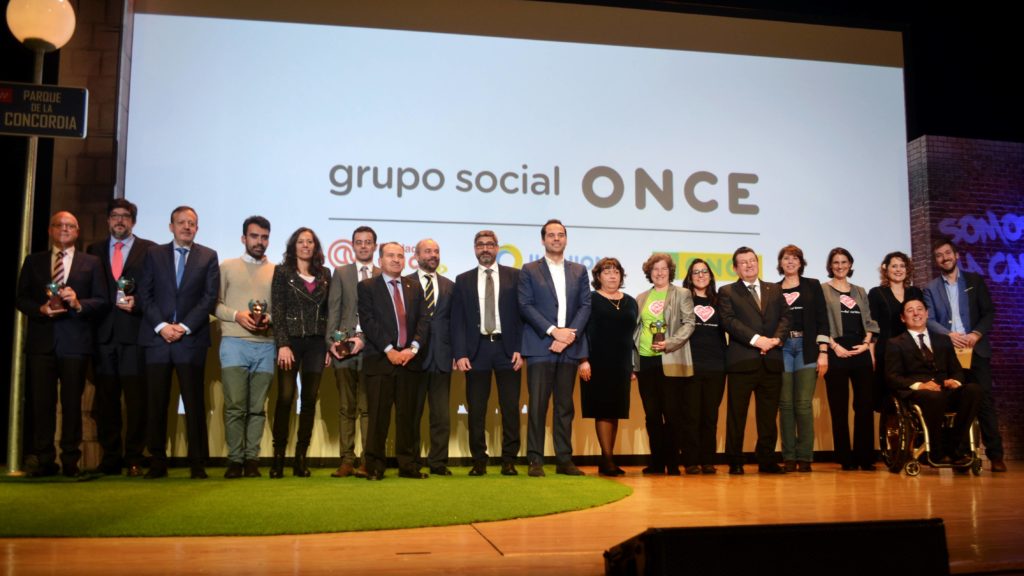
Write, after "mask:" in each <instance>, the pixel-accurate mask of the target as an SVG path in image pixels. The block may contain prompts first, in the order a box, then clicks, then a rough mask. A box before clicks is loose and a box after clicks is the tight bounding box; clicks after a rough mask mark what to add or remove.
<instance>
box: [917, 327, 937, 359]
mask: <svg viewBox="0 0 1024 576" xmlns="http://www.w3.org/2000/svg"><path fill="white" fill-rule="evenodd" d="M917 340H918V341H919V342H920V343H921V354H922V355H923V356H924V359H925V362H929V363H931V362H935V355H934V354H932V349H931V348H929V347H928V345H927V344H925V343H924V333H921V334H918V335H917Z"/></svg>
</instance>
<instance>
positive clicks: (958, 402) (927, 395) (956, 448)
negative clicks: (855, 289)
mask: <svg viewBox="0 0 1024 576" xmlns="http://www.w3.org/2000/svg"><path fill="white" fill-rule="evenodd" d="M900 317H901V318H902V319H903V323H904V324H906V326H907V331H906V332H904V333H903V334H900V335H899V336H897V337H896V338H891V339H889V342H888V343H887V344H886V347H885V377H886V381H887V382H888V384H889V387H890V388H891V389H892V390H893V391H894V392H895V393H896V395H897V396H899V397H900V398H908V399H910V401H911V402H913V403H914V404H917V405H918V406H920V407H921V413H922V415H923V416H924V421H925V426H927V427H928V435H929V438H930V440H931V441H930V443H929V450H930V453H929V455H928V456H929V459H931V461H932V462H935V463H943V464H949V463H952V464H953V465H955V466H966V465H968V464H970V463H971V460H972V458H971V456H969V455H965V454H963V453H961V452H960V449H961V447H963V446H966V445H967V440H968V435H969V433H970V427H971V423H972V422H974V417H975V415H976V414H977V412H978V405H979V404H980V402H981V386H980V385H979V384H978V383H977V382H964V378H963V372H962V371H961V369H960V362H959V361H958V360H957V358H956V353H955V352H954V351H953V341H952V340H951V339H950V337H949V336H946V335H945V334H941V333H939V332H936V331H934V330H928V329H927V328H928V308H927V306H926V305H925V303H924V302H923V301H922V300H919V299H917V298H907V299H906V300H904V301H903V313H902V315H901V316H900ZM949 409H952V410H955V411H956V418H954V420H953V430H952V434H951V435H950V437H949V439H948V440H949V443H948V444H946V443H945V442H943V438H942V434H941V430H942V419H943V418H944V417H945V413H946V410H949Z"/></svg>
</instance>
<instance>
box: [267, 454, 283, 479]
mask: <svg viewBox="0 0 1024 576" xmlns="http://www.w3.org/2000/svg"><path fill="white" fill-rule="evenodd" d="M270 477H271V478H284V452H274V459H273V460H272V461H271V462H270Z"/></svg>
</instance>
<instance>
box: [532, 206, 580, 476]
mask: <svg viewBox="0 0 1024 576" xmlns="http://www.w3.org/2000/svg"><path fill="white" fill-rule="evenodd" d="M540 237H541V241H542V242H543V243H544V258H541V259H540V260H536V261H534V262H530V263H529V264H527V265H525V266H523V270H522V272H521V273H520V274H519V311H520V312H521V313H522V315H523V324H524V327H523V348H522V350H523V356H525V357H526V359H527V361H526V363H527V366H528V368H527V373H526V377H527V380H526V384H527V389H528V390H529V393H530V400H529V410H528V421H527V429H526V449H527V459H528V460H529V462H530V469H529V472H528V474H529V475H530V476H533V477H538V476H544V431H545V426H544V423H545V420H547V414H548V403H549V402H550V401H551V398H552V397H553V398H554V415H553V417H552V423H551V435H552V438H553V439H554V443H555V464H556V467H555V472H556V473H558V474H568V475H570V476H582V475H583V471H582V470H580V469H579V468H577V467H576V465H575V464H573V462H572V419H573V416H574V414H575V410H574V408H573V404H572V393H573V388H574V387H575V385H576V369H577V367H578V366H579V362H580V360H581V359H583V358H586V357H587V353H588V350H587V339H586V338H585V337H584V335H583V332H584V330H585V329H586V327H587V320H589V319H590V278H589V275H588V274H587V269H586V267H584V266H583V265H582V264H578V263H576V262H568V261H566V259H565V244H566V240H567V236H566V230H565V226H563V225H562V223H561V222H560V221H558V220H548V221H547V222H546V223H545V224H544V226H542V227H541V229H540Z"/></svg>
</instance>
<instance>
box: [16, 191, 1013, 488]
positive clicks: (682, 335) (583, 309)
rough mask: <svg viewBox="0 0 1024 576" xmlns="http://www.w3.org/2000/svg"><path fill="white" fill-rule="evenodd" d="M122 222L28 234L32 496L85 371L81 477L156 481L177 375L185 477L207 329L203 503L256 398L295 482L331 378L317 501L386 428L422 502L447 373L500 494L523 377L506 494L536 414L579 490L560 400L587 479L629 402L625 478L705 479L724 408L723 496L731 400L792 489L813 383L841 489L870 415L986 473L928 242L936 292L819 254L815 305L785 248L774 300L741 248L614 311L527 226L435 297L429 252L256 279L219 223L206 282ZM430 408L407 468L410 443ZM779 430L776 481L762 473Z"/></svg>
mask: <svg viewBox="0 0 1024 576" xmlns="http://www.w3.org/2000/svg"><path fill="white" fill-rule="evenodd" d="M137 215H138V214H137V208H136V206H135V205H134V204H132V203H131V202H128V201H126V200H124V199H115V200H112V201H111V202H110V204H109V206H108V212H107V224H108V228H109V232H110V234H109V236H108V237H106V238H104V239H103V240H100V241H99V242H96V243H94V244H92V245H90V246H89V247H88V248H87V249H86V250H85V252H84V253H83V252H80V251H78V250H77V248H76V244H77V239H78V231H79V230H78V221H77V219H76V218H75V216H74V215H72V214H71V213H69V212H63V211H62V212H57V213H56V214H54V215H53V217H52V218H51V220H50V228H49V237H50V240H51V247H50V249H49V250H47V251H45V252H40V253H36V254H32V255H30V256H29V257H28V258H26V260H25V262H24V264H23V266H22V269H21V274H20V276H19V281H18V293H17V308H18V309H19V310H20V311H21V312H23V313H24V314H25V315H26V317H27V318H28V340H27V347H26V355H27V366H28V389H27V398H28V401H29V403H28V405H29V406H30V408H31V409H30V410H27V411H26V431H27V432H28V436H29V437H30V441H29V442H28V443H27V444H26V462H25V468H26V470H27V472H28V473H29V474H30V475H32V476H49V475H54V474H57V473H63V474H64V475H66V476H77V475H79V474H81V473H82V472H81V471H80V469H79V460H80V459H81V450H80V444H81V440H82V413H81V397H82V393H83V389H84V386H85V380H86V372H87V367H88V365H89V362H90V360H91V361H92V365H93V373H94V381H95V384H96V396H95V400H94V405H93V415H94V417H95V419H96V423H97V435H98V440H99V443H100V445H101V447H102V449H103V457H102V460H101V462H100V465H99V467H98V469H97V470H96V471H98V472H101V473H104V474H121V473H122V472H123V471H126V473H127V474H128V475H129V476H144V477H145V478H150V479H154V478H162V477H165V476H167V473H168V458H167V444H168V440H167V424H168V414H169V412H171V410H172V409H173V407H172V406H171V405H170V403H171V397H170V392H171V381H172V374H176V375H177V378H178V383H179V387H180V390H181V398H182V401H183V403H184V407H185V422H186V439H187V445H188V451H187V458H188V462H189V466H190V474H191V477H192V478H196V479H202V478H206V477H207V474H206V468H205V467H206V461H207V459H208V456H209V441H208V433H207V421H206V407H205V385H204V384H205V363H206V354H207V349H208V348H209V346H210V343H211V337H210V329H211V326H210V316H211V315H213V316H216V318H217V319H218V320H219V327H220V333H221V341H220V349H219V357H220V364H221V383H222V388H223V395H224V430H225V439H226V443H227V449H228V458H227V459H228V466H227V469H226V471H225V477H227V478H241V477H259V476H261V475H262V473H261V471H260V468H259V464H258V462H259V453H260V440H261V438H262V435H263V431H264V428H265V426H266V420H267V418H266V413H265V410H266V408H265V406H266V405H267V397H268V393H269V391H270V388H271V387H272V383H273V381H274V376H275V373H276V376H277V402H276V405H275V410H274V416H273V420H272V422H271V431H272V436H273V460H272V463H271V466H270V470H269V475H270V477H271V478H280V477H282V476H283V475H284V474H285V463H286V455H287V454H286V452H287V448H288V446H289V444H292V441H291V440H290V438H291V436H292V422H291V420H292V418H291V416H292V414H293V413H294V412H295V410H296V406H295V405H296V403H297V404H298V419H297V420H298V422H297V430H296V431H295V440H294V444H292V445H293V446H294V451H293V453H292V456H293V458H292V460H291V464H292V474H294V475H295V476H299V477H305V476H309V475H310V474H311V472H310V469H309V466H308V461H307V451H308V448H309V445H310V440H311V437H312V430H313V425H314V415H315V407H316V402H317V397H318V393H319V385H320V381H321V378H322V373H323V371H324V370H325V369H326V368H331V369H332V370H333V372H334V376H335V378H334V380H335V383H336V385H337V387H338V393H339V399H340V402H339V414H338V418H339V431H340V442H339V443H340V450H339V456H340V459H341V462H340V465H339V466H338V468H337V470H335V471H334V472H332V476H336V477H346V476H358V477H365V478H367V479H369V480H380V479H382V478H383V477H384V472H385V468H386V458H385V440H386V438H387V436H388V434H389V427H390V422H391V412H392V408H394V412H395V418H394V422H395V427H396V430H395V435H394V438H395V456H396V460H397V462H398V475H399V476H400V477H403V478H426V477H427V476H428V474H427V473H426V472H424V471H423V469H424V468H428V469H429V473H430V474H434V475H450V474H451V471H450V470H449V468H448V442H449V436H450V431H451V422H450V415H449V393H450V381H451V374H452V371H453V370H457V371H461V372H463V373H465V378H466V406H467V409H468V413H469V414H468V424H469V448H470V454H471V456H472V467H471V469H470V471H469V474H470V475H471V476H481V475H484V474H486V473H487V471H488V468H487V465H488V463H489V460H490V457H489V455H488V453H487V441H486V433H485V420H486V412H487V405H488V401H489V397H490V393H491V388H492V385H491V383H492V381H493V382H494V383H495V388H496V389H497V394H498V405H499V407H500V414H501V422H502V427H501V429H502V433H501V458H500V460H501V474H504V475H516V474H518V473H519V472H518V470H517V469H516V463H517V457H518V454H519V452H520V446H521V444H520V434H519V429H520V427H519V421H520V408H521V402H520V383H521V376H520V375H521V370H523V369H524V368H525V370H526V380H527V391H528V400H527V418H528V421H527V442H526V445H527V446H526V448H527V449H526V454H527V464H528V471H527V473H528V474H529V475H530V476H534V477H537V476H544V475H545V468H544V466H543V464H544V446H545V434H546V426H545V421H546V419H547V413H548V407H549V405H552V406H553V414H552V426H551V428H552V431H551V433H552V440H553V444H554V454H555V461H554V464H555V467H554V471H555V472H556V473H558V474H568V475H582V474H583V472H582V471H581V470H580V469H579V468H577V467H576V465H575V464H574V463H573V461H572V422H573V419H574V416H575V408H574V404H573V390H574V387H575V383H576V379H577V376H578V377H579V380H580V382H581V384H580V386H581V390H580V397H581V405H582V410H583V416H584V417H587V418H593V419H594V421H595V427H596V434H597V439H598V441H599V444H600V447H601V460H600V464H599V466H598V471H599V473H600V474H602V475H609V476H617V475H621V474H624V471H623V470H622V469H621V468H619V467H618V466H617V465H616V463H615V460H614V457H613V448H614V445H615V438H616V434H617V429H618V422H619V420H621V419H623V418H628V417H629V400H630V389H631V386H632V382H633V381H634V380H635V381H636V382H637V385H638V388H639V393H640V398H641V401H642V403H643V409H644V413H645V418H646V429H647V434H648V438H649V442H650V461H649V464H648V466H647V467H645V468H644V469H643V473H644V474H668V475H678V474H680V473H681V470H680V468H682V472H684V473H685V474H713V473H715V466H714V461H715V452H716V444H717V439H716V432H717V429H718V413H719V406H720V404H721V402H722V400H723V397H725V392H726V390H727V389H728V392H729V393H728V399H727V405H726V414H727V418H726V438H725V453H726V457H727V460H728V463H729V473H730V474H743V473H744V466H743V464H744V462H745V456H744V453H743V436H744V430H745V428H746V421H747V411H748V407H749V405H750V398H751V395H753V397H754V406H755V411H756V415H755V417H756V429H757V442H756V448H755V455H756V460H757V464H758V470H759V471H760V472H762V473H770V474H781V473H786V472H810V471H811V462H812V460H813V447H814V416H813V411H812V398H813V396H814V390H815V386H816V383H817V380H818V378H819V377H821V376H823V377H824V380H825V385H826V391H827V397H828V404H829V409H830V413H831V420H832V441H833V446H834V450H835V457H836V459H837V461H838V463H839V464H840V466H841V468H842V469H843V470H857V469H861V470H873V469H875V461H876V458H877V456H876V453H875V449H874V432H873V431H874V412H875V411H876V410H879V409H881V407H882V405H883V403H884V400H885V398H887V397H888V395H889V393H890V392H892V393H894V394H895V395H897V396H898V397H901V398H907V399H909V400H910V401H911V402H914V403H917V404H919V405H920V406H921V407H922V411H923V412H924V415H925V421H926V424H927V425H928V426H929V429H930V430H931V429H932V428H933V427H937V426H939V422H940V421H941V419H942V414H943V413H944V411H945V410H946V409H947V408H954V409H957V410H958V413H959V414H960V416H958V418H957V421H956V422H955V423H954V426H953V434H952V435H951V437H950V440H949V441H947V442H933V446H932V447H931V458H932V460H933V461H941V462H948V463H953V464H956V463H962V462H963V461H964V459H965V458H969V455H967V454H965V449H964V442H963V440H962V439H963V437H965V434H966V429H967V426H969V425H970V422H971V421H972V420H973V419H974V416H975V414H976V415H977V417H978V420H979V421H980V424H981V431H982V440H983V442H984V444H985V447H986V455H987V457H988V459H989V460H990V462H991V469H992V471H994V472H1000V471H1005V470H1006V466H1005V463H1004V462H1003V455H1002V442H1001V438H1000V435H999V429H998V421H997V417H996V412H995V407H994V404H993V400H992V382H991V375H990V368H989V366H990V361H991V346H990V344H989V342H988V333H989V332H990V330H991V329H992V323H993V308H992V302H991V298H990V297H989V294H988V291H987V289H986V287H985V284H984V282H983V280H982V279H981V277H979V276H977V275H975V274H971V273H967V272H963V271H961V270H959V268H958V265H957V262H958V255H957V252H956V248H955V247H954V246H953V244H952V242H950V241H948V240H940V241H938V242H936V243H935V246H934V253H933V256H934V259H935V264H936V265H937V267H938V268H939V270H940V272H941V274H940V276H939V277H938V278H936V279H935V280H933V281H932V282H931V283H929V284H928V286H927V287H926V289H925V290H924V291H922V290H921V289H919V288H917V287H915V286H913V285H912V283H911V278H912V276H913V269H912V262H911V260H910V258H909V257H908V256H907V255H906V254H904V253H902V252H893V253H890V254H888V255H886V257H885V259H884V260H883V262H882V265H881V267H880V272H881V285H880V286H878V287H875V288H872V289H871V290H870V291H865V290H864V289H863V288H862V287H860V286H857V285H855V284H853V283H852V282H851V281H850V278H851V277H852V276H853V262H854V260H853V255H852V254H850V252H849V251H847V250H846V249H844V248H838V247H837V248H834V249H833V250H832V251H831V252H830V253H829V256H828V260H827V263H826V273H827V275H828V277H829V280H828V281H827V282H825V283H823V284H822V283H820V282H819V281H818V280H815V279H812V278H807V277H805V276H804V275H803V274H804V271H805V268H806V266H807V262H806V261H805V259H804V255H803V251H802V250H801V249H800V248H799V247H797V246H793V245H789V246H785V247H784V248H782V249H781V250H780V251H779V255H778V262H777V270H778V273H779V274H780V275H781V276H782V280H781V281H780V282H778V283H770V282H764V281H762V280H761V279H760V277H759V275H760V269H761V263H760V262H759V260H758V256H757V254H756V253H755V252H754V250H753V249H751V248H748V247H741V248H739V249H737V250H736V251H735V253H734V254H733V258H732V264H733V266H734V269H735V273H736V275H737V276H738V277H739V279H738V280H737V281H736V282H733V283H730V284H727V285H724V286H721V287H717V286H716V284H715V275H714V272H713V271H712V269H711V267H710V266H709V264H708V262H706V261H704V260H702V259H699V258H698V259H694V260H692V261H691V262H689V263H688V265H687V269H686V272H685V275H684V276H683V279H682V286H679V285H677V284H675V283H674V281H675V280H676V277H677V264H676V261H675V260H673V258H672V257H671V256H669V255H668V254H664V253H656V254H653V255H651V256H650V257H649V258H648V259H647V261H646V262H644V264H643V272H644V275H645V277H646V280H647V281H648V282H649V284H650V287H649V288H648V289H646V290H644V291H643V292H641V293H640V294H639V295H638V296H637V297H636V298H635V299H634V298H633V297H631V296H629V295H628V294H625V293H624V292H623V291H622V288H623V285H624V280H625V271H624V269H623V266H622V264H621V263H620V262H619V261H618V260H617V259H615V258H610V257H606V258H602V259H600V260H599V261H598V262H597V264H596V265H595V266H594V268H593V269H592V270H590V271H588V270H586V268H585V267H584V266H582V265H581V264H578V263H575V262H571V261H569V260H567V259H566V258H565V255H564V254H565V248H566V244H567V241H568V236H567V230H566V227H565V226H564V225H563V224H562V223H561V222H560V221H558V220H549V221H548V222H546V223H545V224H544V225H543V226H542V227H541V241H542V243H543V245H544V257H543V258H541V259H538V260H535V261H533V262H530V263H528V264H525V265H524V266H523V267H522V269H521V270H520V269H515V268H511V267H508V266H503V265H500V264H498V263H497V255H498V248H499V242H498V237H497V234H496V233H495V232H493V231H490V230H481V231H479V232H477V233H476V235H475V236H474V238H473V250H474V253H475V255H476V259H477V262H478V265H477V266H476V267H474V268H473V269H471V270H467V271H465V272H463V273H461V274H459V275H458V276H457V277H456V278H455V281H454V282H453V281H452V280H450V279H448V278H446V277H444V276H442V275H441V274H439V273H438V272H437V269H438V267H439V265H440V260H441V251H440V247H439V246H438V244H437V242H435V241H434V240H430V239H425V240H421V241H420V242H419V243H417V245H416V248H415V254H414V257H415V259H416V264H417V266H416V267H415V268H416V270H415V272H412V273H411V274H406V275H403V272H404V271H405V268H406V254H405V252H406V251H405V248H404V246H403V245H401V244H399V243H397V242H383V243H378V240H377V235H376V233H375V232H374V231H373V229H372V228H370V227H367V226H360V227H358V228H356V229H355V231H354V232H353V234H352V245H351V247H352V255H353V256H354V262H352V263H350V264H346V265H343V266H340V267H337V268H335V269H334V270H333V271H332V270H331V269H330V268H329V267H328V266H326V265H325V259H324V251H323V247H322V246H321V243H320V239H319V238H318V237H317V235H316V233H315V232H314V231H313V230H311V229H309V228H299V229H298V230H296V231H294V232H293V233H292V234H291V236H290V237H289V238H288V241H287V245H286V248H285V251H284V256H283V259H282V261H281V263H280V264H278V265H276V266H275V265H274V264H272V263H270V261H269V259H268V257H267V255H266V250H267V248H268V246H269V241H270V222H269V221H268V220H267V219H266V218H263V217H261V216H252V217H249V218H247V219H246V220H245V221H244V222H243V223H242V237H241V241H242V244H243V246H244V251H243V253H242V255H241V256H240V257H238V258H233V259H230V260H226V261H224V262H218V257H217V253H216V252H214V251H213V250H211V249H210V248H207V247H205V246H202V245H200V244H198V243H196V242H195V237H196V234H197V232H198V230H199V217H198V214H197V213H196V211H195V210H194V209H192V208H190V207H188V206H180V207H178V208H175V209H174V210H173V212H172V213H171V217H170V223H169V230H170V233H171V235H172V240H171V242H169V243H167V244H161V245H157V244H154V243H153V242H151V241H149V240H145V239H142V238H138V237H136V236H135V235H134V234H133V227H134V225H135V222H136V218H137ZM375 257H376V262H375V261H374V258H375ZM957 357H968V358H970V361H969V366H970V368H969V369H963V368H962V367H961V365H960V362H958V361H957V360H956V358H957ZM964 364H965V365H966V364H967V363H966V362H965V363H964ZM851 390H852V399H853V411H852V412H853V427H852V428H853V434H852V440H851V435H850V426H849V422H848V414H849V412H850V410H849V406H850V391H851ZM58 391H59V394H58ZM122 395H123V397H124V409H123V410H122ZM58 397H59V399H60V404H61V407H62V410H61V415H62V421H61V434H60V460H59V462H60V463H59V464H58V459H57V455H58V454H57V451H56V449H55V446H54V437H55V430H56V425H57V423H56V418H55V414H56V405H57V400H58ZM428 404H429V410H428V413H429V426H428V429H429V440H428V442H427V444H428V445H429V448H428V449H427V453H426V457H425V458H424V457H423V456H422V455H421V450H420V446H421V440H420V437H419V435H420V434H419V433H420V425H421V418H422V415H423V413H424V407H425V406H427V405H428ZM175 405H176V403H175ZM777 422H778V423H779V425H780V426H781V445H782V465H780V464H779V463H778V458H777V456H776V453H775V447H776V443H777V440H778V438H779V433H778V429H777V425H776V423H777ZM357 428H358V430H359V431H360V438H362V440H363V446H362V448H363V449H362V459H361V461H360V460H358V459H357V458H356V453H357V451H356V442H355V440H356V430H357ZM147 450H148V452H149V454H148V459H147V457H146V456H145V451H147ZM147 463H148V470H146V469H145V468H146V465H147Z"/></svg>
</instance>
